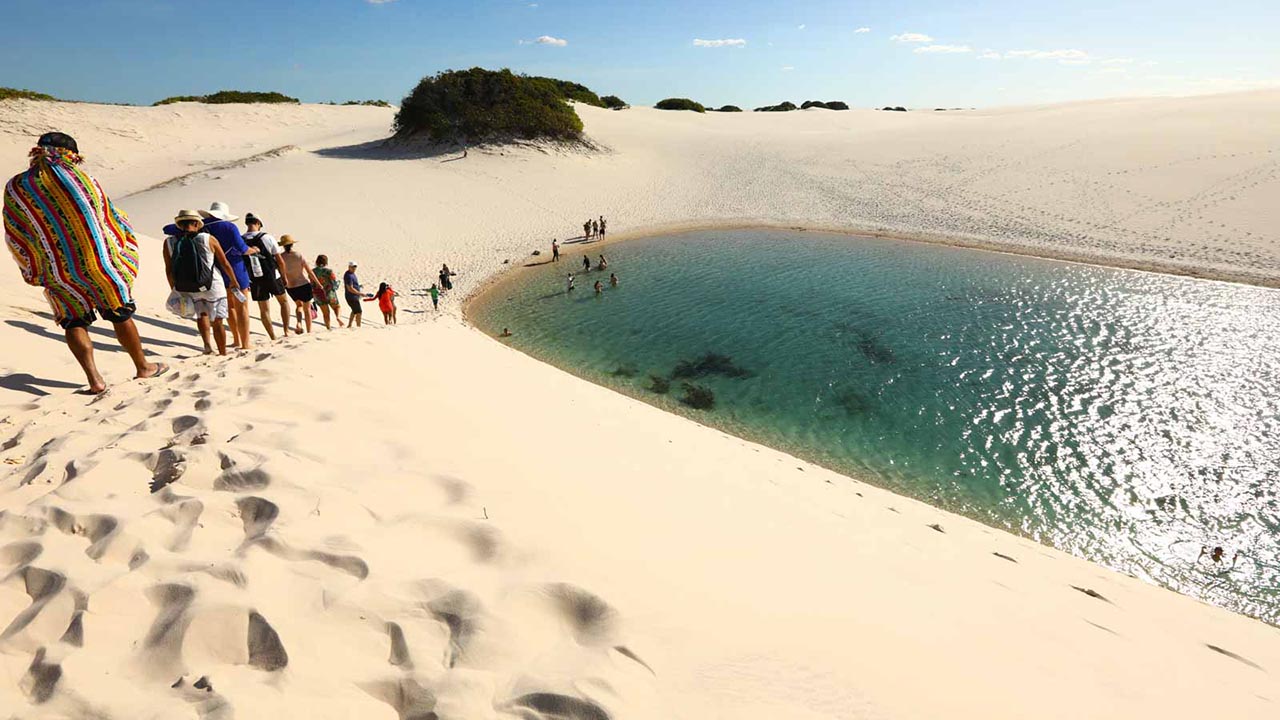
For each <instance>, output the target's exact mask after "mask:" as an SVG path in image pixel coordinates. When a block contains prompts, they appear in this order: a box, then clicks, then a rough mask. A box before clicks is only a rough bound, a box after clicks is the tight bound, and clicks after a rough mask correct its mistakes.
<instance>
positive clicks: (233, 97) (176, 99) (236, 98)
mask: <svg viewBox="0 0 1280 720" xmlns="http://www.w3.org/2000/svg"><path fill="white" fill-rule="evenodd" d="M180 102H198V103H206V104H209V105H223V104H229V103H288V104H292V105H297V104H298V103H299V102H301V101H300V100H298V98H295V97H289V96H288V95H284V94H281V93H278V92H253V91H246V90H219V91H218V92H216V93H213V94H211V95H174V96H173V97H167V98H165V99H163V100H160V101H158V102H156V103H154V105H171V104H173V103H180Z"/></svg>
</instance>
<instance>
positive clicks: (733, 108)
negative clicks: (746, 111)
mask: <svg viewBox="0 0 1280 720" xmlns="http://www.w3.org/2000/svg"><path fill="white" fill-rule="evenodd" d="M707 109H708V110H710V111H711V112H742V108H740V107H738V106H737V105H721V106H720V107H718V108H707Z"/></svg>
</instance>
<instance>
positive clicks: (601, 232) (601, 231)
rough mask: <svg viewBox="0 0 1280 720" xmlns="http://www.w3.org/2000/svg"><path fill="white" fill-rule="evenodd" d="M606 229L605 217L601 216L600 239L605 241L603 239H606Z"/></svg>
mask: <svg viewBox="0 0 1280 720" xmlns="http://www.w3.org/2000/svg"><path fill="white" fill-rule="evenodd" d="M604 227H605V226H604V216H603V215H601V216H600V239H601V240H603V239H604Z"/></svg>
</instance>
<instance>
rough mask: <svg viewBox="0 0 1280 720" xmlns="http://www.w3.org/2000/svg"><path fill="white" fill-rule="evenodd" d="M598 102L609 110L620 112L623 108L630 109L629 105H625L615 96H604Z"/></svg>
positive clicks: (625, 103) (623, 101)
mask: <svg viewBox="0 0 1280 720" xmlns="http://www.w3.org/2000/svg"><path fill="white" fill-rule="evenodd" d="M600 102H603V103H604V106H605V107H607V108H609V109H610V110H622V109H623V108H629V107H631V106H630V105H628V104H627V102H626V101H625V100H623V99H622V98H620V97H618V96H617V95H605V96H604V97H602V98H600Z"/></svg>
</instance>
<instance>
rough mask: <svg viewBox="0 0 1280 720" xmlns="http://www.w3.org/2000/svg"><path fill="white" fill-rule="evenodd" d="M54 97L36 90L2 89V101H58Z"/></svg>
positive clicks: (0, 97) (0, 90)
mask: <svg viewBox="0 0 1280 720" xmlns="http://www.w3.org/2000/svg"><path fill="white" fill-rule="evenodd" d="M57 99H58V98H56V97H54V96H52V95H45V94H44V93H39V92H36V91H34V90H20V89H18V88H11V87H0V100H57Z"/></svg>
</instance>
